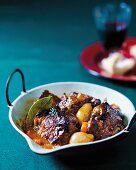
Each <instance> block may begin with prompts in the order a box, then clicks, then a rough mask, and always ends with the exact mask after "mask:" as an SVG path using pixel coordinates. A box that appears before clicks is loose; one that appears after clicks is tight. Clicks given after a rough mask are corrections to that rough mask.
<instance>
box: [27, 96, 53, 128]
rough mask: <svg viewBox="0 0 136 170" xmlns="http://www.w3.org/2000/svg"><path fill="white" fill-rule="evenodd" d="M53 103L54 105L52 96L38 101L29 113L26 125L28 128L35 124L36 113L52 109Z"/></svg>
mask: <svg viewBox="0 0 136 170" xmlns="http://www.w3.org/2000/svg"><path fill="white" fill-rule="evenodd" d="M52 103H53V101H52V96H48V97H44V98H41V99H38V100H36V101H35V102H34V103H33V105H32V106H31V107H30V109H29V111H28V114H27V118H26V124H27V125H28V126H32V125H33V124H34V117H35V115H36V113H37V112H38V111H40V110H43V109H49V108H51V106H52Z"/></svg>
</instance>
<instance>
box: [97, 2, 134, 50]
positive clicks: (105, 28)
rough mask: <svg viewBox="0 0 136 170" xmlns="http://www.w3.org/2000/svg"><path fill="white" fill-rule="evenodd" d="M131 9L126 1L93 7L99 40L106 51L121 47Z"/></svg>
mask: <svg viewBox="0 0 136 170" xmlns="http://www.w3.org/2000/svg"><path fill="white" fill-rule="evenodd" d="M131 13H132V9H131V7H130V6H129V5H128V4H127V3H124V2H122V3H120V4H114V3H112V4H103V5H99V6H97V7H95V9H94V17H95V22H96V27H97V30H98V33H99V36H100V40H101V42H102V44H103V46H104V48H105V50H107V51H112V50H116V49H119V48H121V46H122V44H123V42H124V40H125V38H126V36H127V32H128V26H129V23H130V19H131Z"/></svg>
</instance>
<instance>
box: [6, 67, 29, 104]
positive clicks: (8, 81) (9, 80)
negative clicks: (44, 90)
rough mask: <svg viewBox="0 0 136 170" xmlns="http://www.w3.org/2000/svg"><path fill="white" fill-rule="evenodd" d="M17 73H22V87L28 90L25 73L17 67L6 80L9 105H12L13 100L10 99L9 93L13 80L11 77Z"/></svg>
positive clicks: (24, 90)
mask: <svg viewBox="0 0 136 170" xmlns="http://www.w3.org/2000/svg"><path fill="white" fill-rule="evenodd" d="M15 73H19V74H20V75H21V79H22V89H23V92H26V88H25V78H24V74H23V72H22V71H21V70H20V69H15V70H14V71H13V72H12V73H11V74H10V75H9V77H8V79H7V82H6V100H7V103H8V106H12V104H11V102H10V99H9V95H8V91H9V84H10V82H11V79H12V77H13V75H14V74H15Z"/></svg>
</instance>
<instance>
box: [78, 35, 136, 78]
mask: <svg viewBox="0 0 136 170" xmlns="http://www.w3.org/2000/svg"><path fill="white" fill-rule="evenodd" d="M134 44H136V38H135V37H129V38H127V39H126V40H125V42H124V43H123V46H122V48H121V51H125V53H128V51H129V48H130V47H131V46H132V45H134ZM106 56H107V54H105V52H104V49H103V47H102V45H101V43H100V42H96V43H94V44H91V45H89V46H88V47H86V48H85V49H83V51H82V53H81V55H80V62H81V64H82V65H83V67H84V68H85V69H86V70H87V71H88V72H89V73H91V74H93V75H95V76H101V77H104V78H109V79H114V80H121V81H136V70H133V71H131V72H129V73H127V74H125V75H109V74H107V73H106V72H104V71H103V70H102V69H101V68H100V67H99V63H100V61H101V60H102V59H103V58H104V57H106Z"/></svg>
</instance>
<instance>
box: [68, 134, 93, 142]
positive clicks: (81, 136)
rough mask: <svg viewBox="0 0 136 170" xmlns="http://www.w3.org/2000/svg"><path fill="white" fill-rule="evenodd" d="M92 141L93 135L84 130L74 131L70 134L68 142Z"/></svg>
mask: <svg viewBox="0 0 136 170" xmlns="http://www.w3.org/2000/svg"><path fill="white" fill-rule="evenodd" d="M92 141H94V136H93V135H92V134H87V133H84V132H76V133H74V134H73V135H72V136H71V138H70V141H69V143H70V144H78V143H86V142H92Z"/></svg>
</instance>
